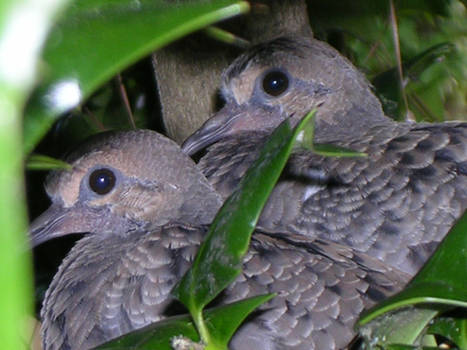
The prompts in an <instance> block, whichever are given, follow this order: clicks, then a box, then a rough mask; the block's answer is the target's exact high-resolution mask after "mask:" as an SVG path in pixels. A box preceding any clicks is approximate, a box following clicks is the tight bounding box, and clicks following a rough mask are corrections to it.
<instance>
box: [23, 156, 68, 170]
mask: <svg viewBox="0 0 467 350" xmlns="http://www.w3.org/2000/svg"><path fill="white" fill-rule="evenodd" d="M26 169H28V170H58V169H71V165H70V164H68V163H67V162H64V161H63V160H60V159H55V158H52V157H49V156H45V155H42V154H31V155H30V156H29V157H28V159H27V161H26Z"/></svg>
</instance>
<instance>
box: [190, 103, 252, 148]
mask: <svg viewBox="0 0 467 350" xmlns="http://www.w3.org/2000/svg"><path fill="white" fill-rule="evenodd" d="M243 116H244V112H242V110H240V109H239V108H238V107H237V106H235V107H232V106H231V105H226V106H225V107H224V108H222V109H221V110H220V111H219V112H217V113H216V114H214V116H212V117H211V118H210V119H208V120H207V121H206V122H205V123H204V124H203V125H202V126H201V128H199V129H198V130H197V131H195V133H194V134H192V135H191V136H189V137H188V138H187V139H186V140H185V142H183V145H182V150H183V152H185V153H186V154H188V155H193V154H195V153H197V152H198V151H200V150H202V149H204V148H206V147H208V146H209V145H212V144H213V143H215V142H216V141H219V140H220V139H221V138H223V137H225V136H228V135H231V134H232V133H234V132H235V131H236V130H237V129H238V126H239V125H238V124H239V122H240V121H241V120H242V119H243V118H242V117H243Z"/></svg>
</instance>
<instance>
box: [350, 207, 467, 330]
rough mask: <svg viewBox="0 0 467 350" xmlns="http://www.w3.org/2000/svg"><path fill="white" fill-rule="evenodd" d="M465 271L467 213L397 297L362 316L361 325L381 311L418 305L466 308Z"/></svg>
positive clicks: (466, 262) (466, 260)
mask: <svg viewBox="0 0 467 350" xmlns="http://www.w3.org/2000/svg"><path fill="white" fill-rule="evenodd" d="M466 270H467V214H466V213H464V215H463V216H462V218H461V219H460V220H459V221H458V222H457V223H456V224H455V225H454V226H453V228H452V229H451V230H450V231H449V233H448V234H447V236H446V237H445V238H444V240H443V241H442V242H441V244H440V246H439V247H438V249H437V250H436V252H435V253H434V254H433V256H432V257H431V258H430V259H429V260H428V262H427V263H426V264H425V266H424V267H423V268H422V269H421V270H420V272H419V273H418V274H417V275H416V276H415V277H414V279H413V280H412V281H411V282H410V283H409V285H408V286H407V287H406V288H405V289H404V290H403V291H402V292H400V293H399V294H397V295H395V296H393V297H391V298H389V299H388V300H385V301H384V302H382V303H381V304H379V305H377V306H376V307H375V308H373V309H372V310H369V311H368V312H366V313H364V314H363V315H362V317H361V318H360V321H359V324H360V325H364V324H365V323H367V322H369V321H370V320H372V319H374V318H375V317H377V316H379V315H381V314H382V313H384V312H387V311H390V310H393V309H395V308H398V307H403V306H408V305H411V304H419V303H432V304H441V305H445V306H460V307H466V308H467V288H466V284H465V279H464V278H461V277H460V274H462V271H466Z"/></svg>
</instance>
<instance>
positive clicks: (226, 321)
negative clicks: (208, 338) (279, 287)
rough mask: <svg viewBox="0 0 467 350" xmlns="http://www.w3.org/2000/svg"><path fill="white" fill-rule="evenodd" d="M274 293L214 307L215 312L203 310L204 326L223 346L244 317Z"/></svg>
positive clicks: (224, 346) (225, 345) (225, 346)
mask: <svg viewBox="0 0 467 350" xmlns="http://www.w3.org/2000/svg"><path fill="white" fill-rule="evenodd" d="M274 296H275V295H274V294H264V295H258V296H256V297H252V298H248V299H243V300H240V301H238V302H235V303H232V304H228V305H226V306H223V307H220V308H216V309H215V310H216V313H215V314H213V313H212V311H209V310H208V311H207V312H205V319H206V327H207V328H208V330H209V333H210V334H211V335H212V337H213V338H214V339H216V340H217V341H218V343H219V345H220V346H221V347H223V348H227V344H228V343H229V341H230V338H232V336H233V334H234V333H235V331H236V330H237V328H238V327H239V326H240V325H241V324H242V322H243V321H244V320H245V318H246V317H247V316H248V315H249V314H250V313H251V312H252V311H254V310H255V309H256V308H257V307H258V306H260V305H261V304H263V303H265V302H267V301H268V300H270V299H272V298H273V297H274Z"/></svg>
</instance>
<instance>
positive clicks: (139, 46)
mask: <svg viewBox="0 0 467 350" xmlns="http://www.w3.org/2000/svg"><path fill="white" fill-rule="evenodd" d="M247 10H248V4H247V3H246V2H244V1H233V0H216V1H214V0H211V1H201V0H198V1H190V2H185V3H183V4H180V3H178V4H177V3H172V4H170V3H168V2H167V1H163V0H139V1H132V0H113V1H108V0H107V1H105V0H100V1H97V0H80V1H75V2H73V5H72V7H71V8H70V9H69V10H68V11H67V12H66V13H65V15H64V17H63V18H62V20H61V21H60V23H58V24H57V26H56V27H55V28H54V30H53V32H52V33H51V35H50V37H49V39H48V41H47V44H46V47H45V51H44V54H43V58H44V65H43V72H42V76H43V79H42V83H41V85H40V86H39V87H38V88H37V89H36V91H35V93H34V95H33V97H32V99H31V101H30V103H29V104H28V106H27V109H26V115H25V124H24V128H25V129H24V143H25V145H24V148H25V151H26V152H30V151H31V150H32V148H33V147H34V146H35V144H36V143H37V142H38V140H39V139H40V137H41V136H43V135H44V134H45V133H46V131H47V130H48V128H49V127H50V126H51V124H52V123H53V122H54V120H55V119H56V118H57V117H58V116H59V115H60V114H61V113H64V112H66V111H68V110H70V109H71V108H74V107H76V106H77V105H78V104H80V103H81V102H82V101H83V100H84V99H86V98H87V97H89V95H90V94H91V93H93V92H94V91H95V90H96V89H97V88H98V87H99V86H100V85H102V84H103V83H104V82H106V81H107V80H109V79H110V78H111V77H112V76H114V75H115V74H117V73H118V72H120V71H121V70H122V69H124V68H125V67H127V66H129V65H130V64H132V63H134V62H136V61H137V60H139V59H141V58H142V57H144V56H145V55H148V54H149V53H151V52H152V51H154V50H156V49H158V48H160V47H162V46H163V45H166V44H168V43H169V42H171V41H174V40H176V39H178V38H180V37H182V36H183V35H186V34H188V33H191V32H193V31H195V30H198V29H201V28H203V27H205V26H207V25H209V24H212V23H214V22H217V21H220V20H222V19H225V18H229V17H232V16H234V15H237V14H240V13H242V12H245V11H247Z"/></svg>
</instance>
